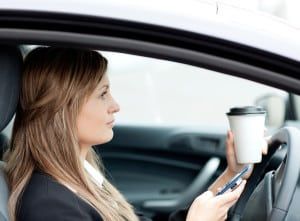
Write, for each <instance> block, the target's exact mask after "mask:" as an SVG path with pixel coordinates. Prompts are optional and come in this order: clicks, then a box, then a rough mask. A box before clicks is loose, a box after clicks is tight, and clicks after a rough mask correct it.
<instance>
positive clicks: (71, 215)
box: [17, 171, 186, 221]
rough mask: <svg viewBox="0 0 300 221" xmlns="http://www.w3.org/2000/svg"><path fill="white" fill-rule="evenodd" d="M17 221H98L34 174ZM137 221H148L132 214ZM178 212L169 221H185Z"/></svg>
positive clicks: (92, 212)
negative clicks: (137, 218) (136, 217)
mask: <svg viewBox="0 0 300 221" xmlns="http://www.w3.org/2000/svg"><path fill="white" fill-rule="evenodd" d="M17 208H18V209H17V221H41V220H43V221H79V220H80V221H82V220H84V221H102V220H103V219H102V218H101V216H100V215H99V214H98V212H97V211H96V210H95V209H94V208H93V207H92V206H90V205H89V204H88V203H86V202H85V201H83V200H82V199H81V198H80V197H78V196H77V195H76V194H75V193H73V192H72V191H71V190H69V189H68V188H67V187H65V186H64V185H62V184H60V183H58V182H56V181H55V180H54V179H53V178H52V177H51V176H49V175H47V174H45V173H42V172H40V171H34V173H33V175H32V177H31V179H30V181H29V183H28V185H27V186H26V188H25V190H24V193H23V195H22V197H21V199H20V202H19V205H18V207H17ZM136 214H137V215H138V217H139V218H140V221H150V220H151V219H149V218H146V217H145V216H143V215H142V214H141V213H139V212H136ZM185 216H186V211H185V210H184V211H178V212H176V213H175V214H173V215H172V216H170V220H172V221H177V220H181V221H182V220H185Z"/></svg>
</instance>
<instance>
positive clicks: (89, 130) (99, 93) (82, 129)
mask: <svg viewBox="0 0 300 221" xmlns="http://www.w3.org/2000/svg"><path fill="white" fill-rule="evenodd" d="M119 110H120V107H119V105H118V103H117V102H116V101H115V100H114V98H113V97H112V95H111V93H110V86H109V80H108V77H107V74H105V75H104V76H103V77H102V80H101V82H100V83H99V85H98V87H97V88H96V89H95V90H94V92H93V93H92V94H91V95H90V97H89V98H88V99H87V100H86V103H84V104H83V106H82V109H81V110H80V113H79V116H78V119H77V129H78V138H79V144H80V146H81V148H90V147H91V146H92V145H96V144H103V143H106V142H109V141H110V140H111V139H112V137H113V130H112V128H113V125H114V113H116V112H118V111H119Z"/></svg>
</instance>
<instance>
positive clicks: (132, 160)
mask: <svg viewBox="0 0 300 221" xmlns="http://www.w3.org/2000/svg"><path fill="white" fill-rule="evenodd" d="M26 50H28V48H27V47H26V46H22V47H16V46H2V47H1V49H0V70H1V74H0V78H1V79H0V131H2V132H1V134H0V159H1V158H2V155H3V153H4V152H5V149H6V148H7V147H8V143H9V136H8V135H7V133H3V130H4V129H5V128H6V127H7V125H8V124H9V123H11V121H12V119H13V115H14V112H15V108H16V106H17V102H18V93H19V82H20V75H21V70H22V68H21V67H22V57H23V54H24V51H26ZM289 104H290V103H289V102H287V103H286V107H285V108H289ZM288 112H289V111H288ZM288 117H290V116H288V115H286V116H285V118H288ZM286 122H287V121H286ZM282 126H285V125H282ZM114 133H115V136H114V139H113V140H112V141H111V142H109V143H107V144H104V145H101V147H100V146H95V150H96V151H97V153H99V155H100V157H101V159H102V160H103V163H104V165H105V168H106V176H107V177H108V178H109V179H110V180H111V182H112V183H113V184H114V185H116V186H117V188H118V189H119V190H120V191H121V192H122V193H123V194H124V195H125V196H126V198H127V199H128V200H129V201H130V202H131V203H132V204H133V205H134V206H135V207H136V208H137V209H139V210H141V211H142V212H143V213H145V215H146V216H149V217H151V218H152V219H153V220H154V221H161V220H167V217H168V216H169V215H170V214H171V213H172V212H173V211H175V210H178V209H181V208H185V207H188V206H189V205H190V203H191V202H192V200H193V199H194V198H195V197H196V196H197V195H199V194H200V193H202V192H203V191H205V190H206V189H207V188H208V186H209V185H210V184H211V183H212V182H213V181H214V180H215V179H216V178H217V177H218V176H219V175H220V174H221V173H222V171H223V170H224V169H225V168H226V159H225V153H224V150H225V140H226V131H224V130H221V131H219V130H215V129H213V128H206V127H196V128H195V127H180V126H165V127H161V126H150V127H149V126H143V125H117V126H116V127H115V128H114ZM274 133H275V135H274V136H272V140H271V141H270V147H274V148H270V151H269V153H268V155H267V156H265V157H264V158H263V161H262V163H260V164H259V165H257V167H255V170H254V172H253V176H252V177H251V178H250V179H249V182H248V184H247V188H246V191H244V193H243V195H242V197H241V199H240V200H239V202H238V203H237V204H236V205H235V207H233V209H232V210H231V211H230V213H229V218H228V220H254V219H255V220H266V217H268V216H269V215H270V214H271V213H272V219H271V220H283V217H285V216H288V217H292V218H296V219H297V218H298V219H299V215H297V213H296V209H294V208H296V207H297V205H299V203H300V202H299V200H300V197H299V194H300V190H299V184H297V182H298V175H299V170H300V165H299V164H300V161H299V160H298V156H300V152H299V151H300V150H298V149H297V148H296V147H297V146H298V144H300V141H299V139H300V136H298V135H299V132H298V131H297V130H295V128H289V127H288V128H283V129H282V130H279V131H277V130H275V132H274ZM298 137H299V138H298ZM4 166H5V165H4V163H3V162H2V161H1V170H0V193H1V194H0V196H1V197H0V220H8V215H7V205H6V203H7V199H8V195H9V190H8V186H7V183H6V180H5V179H6V178H5V174H4V172H3V167H4ZM269 171H270V172H269ZM297 185H298V186H297ZM291 189H293V190H294V191H289V190H291ZM286 193H288V194H286ZM273 204H276V206H275V207H274V205H273ZM261 205H264V206H265V207H266V209H265V210H260V209H259V207H260V206H261ZM257 211H260V212H257ZM282 211H284V212H282ZM291 220H292V219H291Z"/></svg>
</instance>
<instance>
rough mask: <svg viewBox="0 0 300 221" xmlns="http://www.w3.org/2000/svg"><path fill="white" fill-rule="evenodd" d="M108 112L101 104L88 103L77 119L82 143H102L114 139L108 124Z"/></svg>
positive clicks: (79, 137)
mask: <svg viewBox="0 0 300 221" xmlns="http://www.w3.org/2000/svg"><path fill="white" fill-rule="evenodd" d="M106 118H107V115H106V112H105V110H104V109H103V108H101V107H99V105H98V106H97V105H95V104H94V105H93V103H91V104H87V105H85V106H84V107H83V108H82V111H81V113H80V114H79V116H78V120H77V129H78V139H79V143H82V144H89V145H95V144H101V143H105V142H108V141H109V140H111V139H112V135H113V134H112V130H109V128H108V126H107V125H106V121H107V120H106Z"/></svg>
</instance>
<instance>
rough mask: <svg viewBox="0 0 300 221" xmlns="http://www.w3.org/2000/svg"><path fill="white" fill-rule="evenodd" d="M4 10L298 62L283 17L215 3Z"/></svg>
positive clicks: (94, 3)
mask: <svg viewBox="0 0 300 221" xmlns="http://www.w3.org/2000/svg"><path fill="white" fill-rule="evenodd" d="M0 9H1V10H21V11H39V12H53V13H65V14H78V15H88V16H95V17H103V18H112V19H120V20H124V21H133V22H140V23H146V24H152V25H159V26H165V27H170V28H175V29H182V30H186V31H191V32H195V33H198V34H203V35H208V36H212V37H216V38H220V39H225V40H229V41H233V42H236V43H240V44H242V45H247V46H251V47H254V48H258V49H261V50H266V51H269V52H272V53H274V54H278V55H281V56H285V57H288V58H291V59H294V60H297V61H300V44H299V43H297V42H298V41H299V39H300V30H299V29H297V28H295V27H293V26H292V25H289V24H288V23H287V22H285V21H284V20H281V19H279V18H276V17H273V16H270V15H266V14H263V13H259V12H256V11H250V10H246V9H241V8H237V7H234V6H230V5H226V4H224V3H218V2H217V1H195V0H194V1H172V0H164V1H158V0H153V1H141V0H131V1H127V2H124V1H122V0H107V1H105V0H85V1H78V0H76V1H74V0H73V1H72V0H67V1H61V0H52V1H35V0H28V1H22V0H10V1H4V2H2V3H1V6H0Z"/></svg>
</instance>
